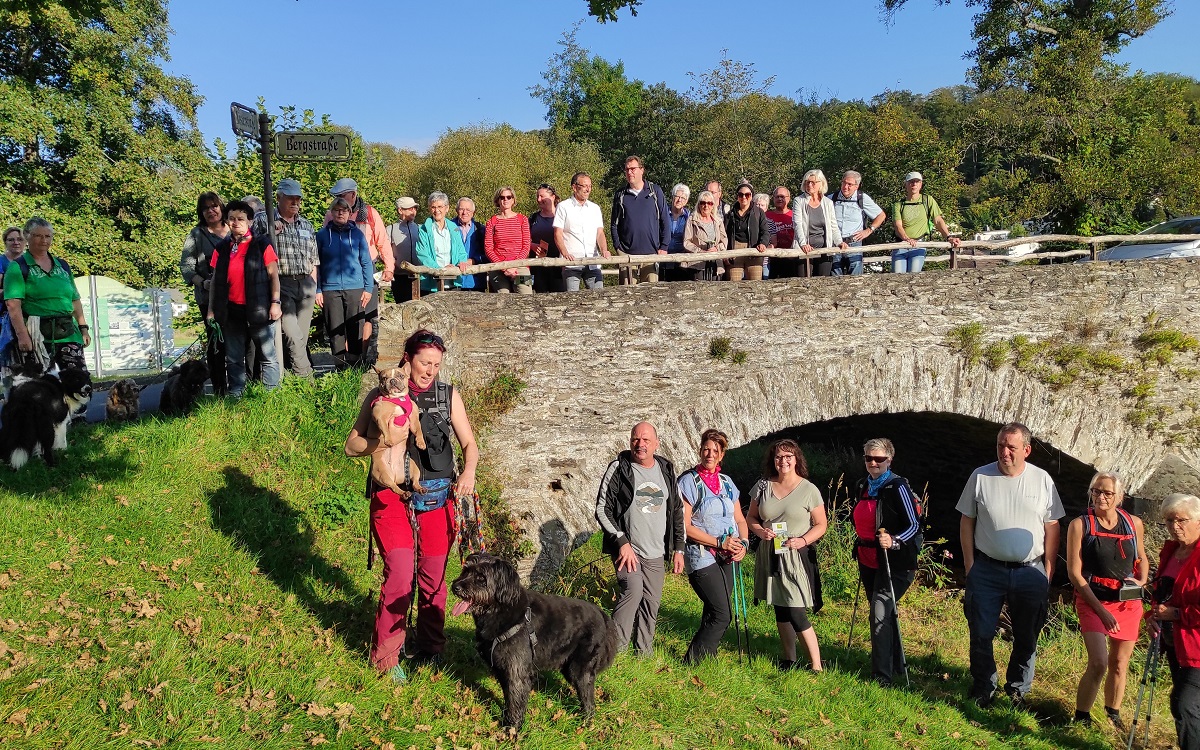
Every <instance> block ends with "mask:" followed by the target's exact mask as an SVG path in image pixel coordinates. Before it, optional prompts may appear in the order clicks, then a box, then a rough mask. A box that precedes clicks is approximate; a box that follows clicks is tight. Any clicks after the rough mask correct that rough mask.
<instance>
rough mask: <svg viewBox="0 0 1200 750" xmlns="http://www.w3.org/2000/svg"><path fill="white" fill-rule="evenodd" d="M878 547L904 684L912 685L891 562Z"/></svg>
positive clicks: (884, 551) (885, 553)
mask: <svg viewBox="0 0 1200 750" xmlns="http://www.w3.org/2000/svg"><path fill="white" fill-rule="evenodd" d="M879 530H880V531H882V532H884V533H885V534H886V533H887V529H885V528H883V527H882V526H881V527H879ZM880 549H881V550H883V569H884V571H885V572H887V579H888V592H889V593H891V595H892V624H893V625H894V626H895V628H896V645H898V646H899V647H900V668H901V669H903V670H904V685H905V686H906V687H912V680H911V679H909V677H908V658H907V657H905V655H904V641H903V640H902V639H901V638H900V607H899V602H897V601H896V587H895V586H894V585H893V584H892V563H891V561H890V560H889V559H888V551H887V550H886V549H883V547H880Z"/></svg>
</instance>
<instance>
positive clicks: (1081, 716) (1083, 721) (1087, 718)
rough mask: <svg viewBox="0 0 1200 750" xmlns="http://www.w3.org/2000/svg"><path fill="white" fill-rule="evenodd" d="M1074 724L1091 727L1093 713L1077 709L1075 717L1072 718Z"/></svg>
mask: <svg viewBox="0 0 1200 750" xmlns="http://www.w3.org/2000/svg"><path fill="white" fill-rule="evenodd" d="M1071 723H1072V724H1078V725H1079V726H1081V727H1090V726H1091V725H1092V715H1091V714H1090V713H1088V712H1087V711H1079V710H1076V711H1075V718H1073V719H1071Z"/></svg>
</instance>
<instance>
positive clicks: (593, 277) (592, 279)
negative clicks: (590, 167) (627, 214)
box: [554, 172, 611, 292]
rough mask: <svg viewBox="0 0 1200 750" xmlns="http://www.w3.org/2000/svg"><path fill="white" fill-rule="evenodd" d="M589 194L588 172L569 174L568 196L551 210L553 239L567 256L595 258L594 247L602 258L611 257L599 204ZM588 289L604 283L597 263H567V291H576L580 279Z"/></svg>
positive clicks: (565, 279)
mask: <svg viewBox="0 0 1200 750" xmlns="http://www.w3.org/2000/svg"><path fill="white" fill-rule="evenodd" d="M591 194H592V178H591V176H589V175H588V173H587V172H577V173H575V176H574V177H572V178H571V197H570V198H567V199H566V200H565V201H562V202H560V203H559V204H558V208H556V209H555V210H554V241H555V242H556V243H557V244H558V247H559V249H560V250H561V251H562V257H564V258H566V259H567V260H582V259H584V258H595V257H596V255H597V251H598V252H599V255H600V256H601V257H604V258H609V257H611V254H610V253H609V252H608V240H607V239H606V237H605V235H604V217H603V216H602V215H601V214H600V207H599V206H597V205H596V204H595V203H592V202H591V201H590V200H588V196H590V195H591ZM580 279H582V280H583V283H584V284H585V285H586V286H587V288H588V289H599V288H600V287H602V286H604V283H603V280H602V277H601V275H600V266H595V265H593V266H566V267H564V268H563V280H564V281H565V282H566V285H567V291H568V292H578V291H579V281H580Z"/></svg>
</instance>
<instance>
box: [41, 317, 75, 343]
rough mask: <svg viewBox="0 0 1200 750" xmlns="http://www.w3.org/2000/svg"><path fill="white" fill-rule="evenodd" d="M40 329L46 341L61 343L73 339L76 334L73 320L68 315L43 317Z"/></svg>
mask: <svg viewBox="0 0 1200 750" xmlns="http://www.w3.org/2000/svg"><path fill="white" fill-rule="evenodd" d="M41 329H42V338H43V339H45V340H46V341H63V340H65V339H69V338H74V337H75V333H76V328H75V320H74V318H72V317H71V316H70V315H43V316H42V318H41Z"/></svg>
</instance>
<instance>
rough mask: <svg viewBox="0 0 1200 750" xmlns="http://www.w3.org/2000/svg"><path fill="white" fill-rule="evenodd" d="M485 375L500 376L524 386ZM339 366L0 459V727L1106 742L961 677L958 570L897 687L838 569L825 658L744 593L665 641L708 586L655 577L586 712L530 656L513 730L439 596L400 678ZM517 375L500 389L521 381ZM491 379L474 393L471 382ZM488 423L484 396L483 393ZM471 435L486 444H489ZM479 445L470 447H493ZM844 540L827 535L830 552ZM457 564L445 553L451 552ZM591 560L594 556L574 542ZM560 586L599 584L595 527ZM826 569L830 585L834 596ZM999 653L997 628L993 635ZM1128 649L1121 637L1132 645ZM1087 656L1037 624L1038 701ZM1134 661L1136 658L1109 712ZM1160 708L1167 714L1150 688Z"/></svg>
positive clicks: (345, 735) (12, 731) (334, 740)
mask: <svg viewBox="0 0 1200 750" xmlns="http://www.w3.org/2000/svg"><path fill="white" fill-rule="evenodd" d="M492 385H493V386H494V387H495V389H496V393H495V394H494V395H496V398H493V399H490V401H489V402H506V403H511V399H505V398H499V395H500V394H508V395H510V396H511V395H512V394H513V391H514V389H515V390H517V391H518V393H517V394H516V396H519V388H517V387H516V385H515V384H513V383H508V384H507V385H500V384H496V383H495V382H494V381H493V383H492ZM358 393H359V382H358V380H357V379H356V378H355V377H353V376H351V375H340V376H330V377H327V378H323V379H321V380H319V381H317V382H316V383H305V382H300V381H290V380H289V381H287V382H286V384H285V387H284V388H283V389H281V390H280V391H278V392H276V393H272V394H265V393H262V392H259V391H251V392H250V393H249V395H248V396H247V397H246V398H245V399H243V400H242V401H240V402H236V403H235V402H222V401H218V400H212V399H208V400H205V401H203V402H202V403H201V405H200V407H199V409H198V410H197V411H196V413H194V414H193V415H192V416H190V417H188V418H186V419H163V418H159V417H149V418H146V419H143V420H142V421H140V422H137V423H134V424H129V425H123V426H105V425H99V426H91V427H82V428H80V429H77V430H74V431H72V433H71V436H70V442H71V447H70V449H69V450H68V451H67V452H66V454H65V455H64V456H63V459H64V460H63V463H62V465H61V466H60V467H59V468H57V469H54V470H48V469H46V468H45V467H44V466H43V465H42V464H41V463H40V462H34V463H32V464H31V465H30V466H29V467H27V468H26V469H24V470H23V471H21V472H20V473H17V474H13V473H12V472H9V471H8V470H6V469H4V470H0V538H2V539H3V540H4V545H3V546H2V547H0V744H7V745H9V746H11V747H20V748H131V747H132V748H138V747H158V746H167V747H176V746H178V747H223V748H225V747H229V748H295V747H312V746H319V745H321V744H328V745H329V746H330V747H339V748H341V747H346V748H351V747H354V748H358V747H361V748H387V747H389V746H391V747H393V748H407V747H416V748H427V747H441V748H446V749H447V750H449V749H450V748H455V747H462V748H471V747H496V746H504V747H527V748H580V747H583V748H588V747H592V748H610V747H611V748H622V749H623V750H624V749H629V748H647V747H676V748H691V747H714V746H716V747H754V748H759V747H761V748H767V747H779V746H783V747H788V746H790V747H814V748H841V747H850V746H853V747H868V748H892V747H897V746H900V747H921V748H958V747H974V746H987V747H1022V748H1063V747H1066V748H1096V749H1097V750H1098V749H1099V748H1106V747H1110V746H1112V744H1114V741H1115V737H1114V735H1112V734H1111V733H1106V732H1104V731H1101V730H1095V731H1083V730H1079V729H1042V728H1038V727H1037V725H1036V724H1035V723H1034V722H1033V720H1032V719H1031V718H1030V717H1028V716H1025V715H1022V714H1018V713H1015V712H1013V711H1012V710H1010V709H1004V708H999V709H996V710H993V711H990V712H982V711H979V710H977V709H975V708H974V707H973V706H971V705H970V704H967V703H965V702H964V701H963V699H962V696H963V694H964V692H965V690H966V685H967V683H966V680H967V677H966V673H965V670H966V661H965V652H966V643H967V636H966V626H965V623H964V622H963V618H962V615H961V607H960V604H959V602H958V601H957V598H956V596H955V595H954V594H949V593H943V592H938V591H933V590H928V589H918V590H915V591H914V592H912V593H911V594H909V595H907V596H906V597H905V599H904V612H903V621H902V628H903V633H904V637H905V643H906V645H907V646H908V654H909V661H910V663H911V664H912V665H913V669H914V684H913V687H912V689H887V690H885V689H881V688H879V687H877V686H874V685H872V684H870V683H869V682H867V681H866V680H865V679H864V678H863V676H864V675H865V674H866V673H867V671H869V667H868V652H867V642H866V630H865V628H864V626H863V624H862V623H863V619H862V615H863V613H862V611H861V609H860V611H859V618H858V623H857V624H856V637H855V642H854V644H853V645H852V647H851V648H850V649H849V650H847V649H846V648H845V643H846V634H847V629H848V624H849V620H850V607H851V601H852V596H851V592H850V591H849V590H848V586H846V585H845V580H841V582H840V583H836V584H835V581H838V580H839V576H840V577H841V579H845V576H844V575H842V573H844V571H841V572H835V571H832V570H831V571H830V573H829V574H828V576H827V580H828V581H829V584H830V585H829V591H830V594H829V601H828V603H827V605H826V608H825V610H824V611H822V612H821V613H820V614H819V615H816V616H815V618H814V622H815V626H816V628H817V632H818V634H819V636H820V638H821V643H822V649H823V655H824V657H825V659H826V662H827V665H828V667H829V669H828V671H827V672H826V673H825V674H822V675H813V674H809V673H804V672H791V673H781V672H779V671H777V670H776V669H775V667H774V666H773V664H774V657H775V649H776V637H775V628H774V624H773V622H772V620H773V617H772V614H771V612H770V609H769V608H768V607H766V606H760V607H757V608H753V609H752V610H751V612H750V617H749V623H748V625H749V630H750V635H751V638H750V642H751V648H752V651H753V653H754V656H753V658H751V659H749V660H748V661H747V660H745V659H742V660H739V657H738V653H737V649H736V644H735V641H734V639H733V635H732V633H730V634H729V635H727V637H726V640H725V644H724V646H723V648H722V653H721V655H720V657H719V658H718V659H717V660H715V661H711V662H708V663H706V664H703V665H701V666H700V667H698V668H696V669H689V668H686V667H684V666H683V665H682V663H681V662H680V660H679V657H680V655H681V654H682V653H683V651H684V649H685V647H686V644H687V642H688V640H689V639H690V637H691V634H692V632H693V631H694V629H695V627H696V625H697V623H698V620H699V615H700V606H699V603H698V601H697V599H696V597H695V595H694V594H693V593H692V592H691V589H690V588H689V587H688V586H687V583H686V580H685V579H684V578H683V577H674V576H672V577H669V580H668V582H667V585H666V588H665V592H664V597H663V605H662V610H661V617H660V621H659V631H658V638H657V644H658V652H657V653H656V655H655V656H654V657H653V658H651V659H649V660H645V661H642V660H638V659H636V658H633V657H630V656H628V655H622V656H621V657H619V658H618V660H617V663H616V664H615V665H614V666H613V668H612V669H611V670H609V671H608V672H606V673H605V674H603V675H602V676H601V677H600V680H599V685H600V690H601V694H600V698H599V704H598V710H597V715H596V717H595V719H594V720H591V721H584V720H582V719H581V718H580V717H579V716H578V715H577V713H576V710H577V707H578V704H577V701H576V700H575V698H574V697H573V696H572V695H571V693H570V690H569V688H567V687H566V686H565V683H564V681H563V680H562V679H561V678H560V677H558V676H554V675H545V676H543V677H542V678H541V679H540V681H539V683H538V687H537V691H536V693H535V695H534V698H533V700H532V702H531V711H530V716H529V718H528V720H527V723H526V728H525V731H524V732H523V733H522V734H521V735H520V736H519V737H518V738H517V740H516V742H513V741H511V740H507V739H506V738H505V735H504V733H503V732H501V731H500V730H499V729H498V727H497V726H496V720H497V717H498V716H499V701H500V696H501V691H500V689H499V687H498V685H497V683H496V682H495V680H494V679H492V678H491V677H490V676H488V674H487V672H486V669H485V667H484V665H483V663H482V662H481V660H480V659H479V658H478V657H477V656H476V655H475V652H474V645H473V628H472V626H471V623H470V621H469V619H467V618H463V617H460V618H450V621H449V622H448V625H447V634H448V637H449V647H448V650H447V665H446V667H445V669H444V670H443V671H441V672H432V671H429V670H428V669H427V668H423V669H420V670H417V671H416V672H415V674H414V675H413V678H412V679H411V681H410V682H409V683H408V684H407V685H404V686H394V685H392V684H391V683H390V682H388V681H386V680H384V679H381V678H380V677H378V676H377V675H376V674H375V672H374V671H373V670H372V669H371V668H370V666H369V665H368V663H367V649H368V641H369V638H370V628H371V621H372V616H373V611H374V601H375V598H374V597H375V592H376V590H377V588H378V585H379V571H378V569H377V570H375V571H368V570H366V531H367V518H366V504H365V501H364V500H362V498H361V487H362V485H363V481H364V478H365V473H366V466H365V461H360V460H351V459H347V458H345V457H344V456H343V455H342V452H341V443H342V440H343V438H344V436H345V433H346V432H347V431H348V429H349V427H350V424H351V422H352V421H353V418H354V415H355V413H356V411H357V408H358ZM516 396H514V398H515V397H516ZM485 400H487V399H485ZM475 416H476V417H478V421H479V422H480V423H482V422H484V421H486V415H484V414H482V413H476V415H475ZM486 448H487V447H486V436H485V443H484V455H485V459H486V455H487V450H486ZM485 463H486V460H485ZM835 547H838V545H834V544H832V543H830V544H828V545H827V548H826V549H823V551H822V554H823V555H832V557H829V558H828V559H829V560H830V565H831V566H832V565H836V563H835V562H833V561H835V560H837V559H840V558H839V556H838V554H837V553H838V551H839V550H838V549H835ZM452 557H453V558H454V559H453V562H452V565H451V571H450V576H451V577H453V576H454V575H455V574H456V573H457V556H456V555H453V556H452ZM589 561H590V562H593V563H594V564H592V565H591V566H590V567H589V566H588V563H589ZM570 565H571V566H573V569H574V568H580V569H587V570H586V572H584V573H583V574H582V575H577V576H575V577H574V578H573V579H572V580H571V581H570V582H569V583H564V584H563V586H564V587H566V588H570V589H571V590H581V588H587V590H588V592H589V595H592V596H594V597H596V598H598V599H601V600H604V599H605V597H611V566H610V565H609V564H608V563H607V562H606V561H605V560H603V559H599V550H598V545H597V541H596V540H593V541H592V542H591V543H589V545H587V546H585V547H584V548H582V549H581V550H579V551H577V552H576V553H575V555H574V556H573V557H572V562H571V563H570ZM835 591H836V596H835ZM997 652H998V655H999V656H1000V657H1001V660H1002V663H1003V660H1004V659H1006V658H1007V646H1006V644H1004V643H1003V642H999V641H998V642H997ZM1141 658H1142V657H1141V656H1136V657H1135V662H1136V663H1138V664H1140V662H1141ZM1082 664H1083V647H1082V643H1081V641H1080V639H1079V637H1078V635H1077V633H1075V632H1074V631H1073V630H1071V629H1070V628H1069V627H1068V626H1066V625H1064V626H1063V627H1062V628H1061V629H1059V628H1057V627H1054V628H1051V629H1049V630H1048V632H1047V634H1046V635H1045V637H1044V638H1043V644H1042V649H1041V653H1040V655H1039V665H1038V669H1039V672H1038V680H1037V682H1036V684H1035V688H1034V694H1033V698H1034V702H1035V704H1037V705H1038V706H1040V707H1043V708H1045V709H1046V710H1048V711H1051V712H1056V713H1057V714H1060V715H1061V714H1065V712H1066V711H1067V709H1068V707H1069V705H1070V701H1071V698H1070V696H1071V695H1072V694H1073V690H1074V681H1075V680H1076V679H1078V674H1079V669H1080V668H1081V666H1082ZM1135 689H1136V676H1135V677H1131V680H1130V690H1129V691H1128V695H1127V699H1126V713H1127V714H1128V712H1129V711H1130V710H1131V709H1130V707H1131V705H1132V701H1133V694H1134V693H1135ZM1160 695H1161V698H1160V700H1158V701H1157V706H1158V711H1157V712H1156V715H1155V720H1154V724H1155V727H1156V734H1157V735H1158V737H1159V738H1160V739H1164V738H1166V737H1167V734H1166V727H1168V726H1169V725H1170V720H1169V718H1168V717H1167V714H1166V713H1165V707H1166V688H1165V687H1160Z"/></svg>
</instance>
